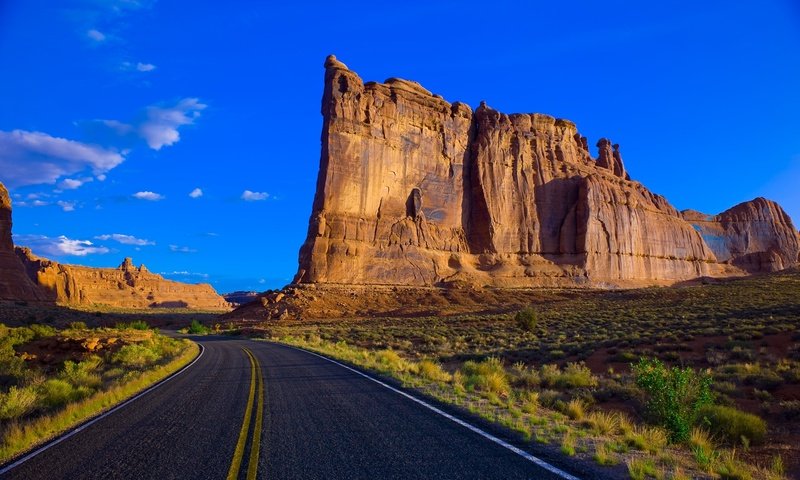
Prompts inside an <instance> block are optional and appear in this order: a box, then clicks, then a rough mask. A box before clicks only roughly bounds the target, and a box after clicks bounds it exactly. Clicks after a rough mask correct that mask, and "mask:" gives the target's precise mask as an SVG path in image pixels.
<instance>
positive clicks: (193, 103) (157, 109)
mask: <svg viewBox="0 0 800 480" xmlns="http://www.w3.org/2000/svg"><path fill="white" fill-rule="evenodd" d="M205 108H206V105H205V104H203V103H201V102H200V100H199V99H197V98H184V99H183V100H180V101H178V102H177V103H176V104H174V105H172V106H161V105H151V106H149V107H147V108H145V110H144V112H143V113H142V115H141V116H140V117H139V119H138V120H135V121H133V122H131V123H125V122H121V121H119V120H105V119H104V120H96V121H95V123H99V124H101V125H104V126H105V127H107V128H109V129H110V130H112V131H113V132H114V133H116V134H117V135H118V136H120V137H127V138H128V140H136V139H137V137H138V138H141V139H142V140H144V141H145V142H146V143H147V146H148V147H150V148H152V149H153V150H161V148H162V147H168V146H171V145H174V144H176V143H178V141H180V139H181V136H180V132H179V131H178V130H179V129H180V128H181V127H183V126H186V125H191V124H193V123H194V122H195V120H197V118H198V117H200V112H201V111H202V110H204V109H205Z"/></svg>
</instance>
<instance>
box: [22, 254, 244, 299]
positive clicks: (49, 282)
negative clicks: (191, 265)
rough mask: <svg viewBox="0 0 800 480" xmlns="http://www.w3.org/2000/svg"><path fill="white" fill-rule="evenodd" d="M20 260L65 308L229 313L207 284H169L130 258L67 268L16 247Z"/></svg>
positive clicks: (46, 291) (48, 292) (46, 290)
mask: <svg viewBox="0 0 800 480" xmlns="http://www.w3.org/2000/svg"><path fill="white" fill-rule="evenodd" d="M17 256H18V258H19V259H20V260H21V261H22V263H23V264H24V265H25V268H26V269H27V273H28V276H29V277H30V278H31V279H33V280H34V281H35V282H36V283H37V284H38V285H39V287H40V288H41V290H42V291H43V292H44V294H45V295H46V296H47V297H48V299H49V300H50V301H54V302H57V303H59V304H62V305H107V306H111V307H122V308H192V309H203V310H228V309H229V308H230V304H229V303H228V302H227V301H225V299H224V298H222V297H221V296H219V295H218V294H217V292H216V291H214V289H213V288H212V287H211V285H208V284H199V285H192V284H187V283H180V282H173V281H171V280H166V279H164V277H162V276H161V275H156V274H154V273H151V272H149V271H148V270H147V268H146V267H145V266H144V265H140V266H139V267H136V266H134V265H133V262H132V260H131V259H130V258H125V260H124V261H123V262H122V264H120V266H119V267H117V268H92V267H83V266H78V265H65V264H61V263H58V262H54V261H52V260H48V259H46V258H40V257H37V256H35V255H33V253H31V251H30V249H28V248H20V247H17Z"/></svg>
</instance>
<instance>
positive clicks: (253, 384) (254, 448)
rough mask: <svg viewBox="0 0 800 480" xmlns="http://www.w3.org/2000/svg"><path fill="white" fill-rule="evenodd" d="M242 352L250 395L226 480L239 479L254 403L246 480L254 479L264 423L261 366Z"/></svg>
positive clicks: (249, 355)
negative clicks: (246, 361)
mask: <svg viewBox="0 0 800 480" xmlns="http://www.w3.org/2000/svg"><path fill="white" fill-rule="evenodd" d="M242 350H244V353H246V354H247V358H249V359H250V393H249V395H248V397H247V407H245V410H244V420H243V421H242V429H241V430H240V431H239V440H238V441H237V442H236V450H234V452H233V460H232V461H231V467H230V469H228V477H227V480H236V479H238V478H239V470H240V469H241V467H242V459H243V457H244V450H245V445H246V444H247V433H248V432H249V430H250V421H251V418H252V416H253V404H254V403H256V420H255V425H254V426H253V441H252V442H251V443H250V459H249V460H248V462H247V480H255V478H256V472H257V470H258V454H259V452H260V450H261V426H262V424H263V423H264V379H263V377H262V375H261V365H260V364H259V363H258V360H256V357H255V356H254V355H253V352H251V351H250V350H248V349H246V348H244V347H242ZM256 391H257V393H256Z"/></svg>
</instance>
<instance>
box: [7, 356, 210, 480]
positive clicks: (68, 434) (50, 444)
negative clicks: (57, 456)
mask: <svg viewBox="0 0 800 480" xmlns="http://www.w3.org/2000/svg"><path fill="white" fill-rule="evenodd" d="M197 345H198V346H199V347H200V354H199V355H197V356H196V357H195V359H194V360H192V361H191V363H189V364H188V365H186V366H184V367H183V368H181V369H180V370H178V371H177V372H175V373H173V374H172V375H170V376H169V377H167V378H165V379H163V380H161V381H159V382H158V383H156V384H155V385H151V386H149V387H148V388H146V389H145V390H142V391H141V392H139V393H138V394H136V395H134V396H133V397H131V398H129V399H127V400H125V401H124V402H122V403H120V404H119V405H117V406H115V407H114V408H112V409H111V410H107V411H106V412H104V413H102V414H100V415H98V416H96V417H94V418H92V419H91V420H89V421H87V422H86V423H83V424H81V425H79V426H77V427H75V428H74V429H72V430H70V431H68V432H66V433H64V434H62V435H60V436H58V437H56V438H54V439H53V440H50V441H49V442H47V443H45V444H44V445H42V446H41V447H39V448H37V449H36V450H34V451H32V452H31V453H29V454H27V455H25V456H24V457H22V458H20V459H19V460H17V461H15V462H14V463H11V464H9V465H7V466H5V467H3V468H2V469H0V475H3V474H5V473H8V472H10V471H11V470H13V469H14V468H16V467H18V466H20V465H22V464H23V463H25V462H27V461H28V460H30V459H31V458H33V457H35V456H36V455H39V454H40V453H42V452H44V451H45V450H48V449H49V448H51V447H54V446H56V445H58V444H59V443H61V442H63V441H64V440H66V439H68V438H70V437H71V436H73V435H75V434H77V433H79V432H81V431H82V430H84V429H86V428H88V427H89V426H91V425H93V424H95V423H97V422H99V421H100V420H102V419H104V418H106V417H107V416H109V415H111V414H112V413H114V412H116V411H117V410H119V409H121V408H122V407H124V406H126V405H128V404H129V403H132V402H134V401H135V400H137V399H139V398H141V397H143V396H145V395H147V394H148V393H150V392H151V391H153V390H155V389H156V388H158V387H160V386H161V385H164V384H165V383H167V382H169V381H170V380H172V379H173V378H175V377H177V376H178V375H180V374H181V373H183V372H185V371H186V370H187V369H188V368H189V367H191V366H192V365H194V364H195V363H196V362H197V361H198V360H200V357H202V356H203V353H204V352H205V350H206V349H205V347H203V346H202V345H200V344H199V343H198V344H197Z"/></svg>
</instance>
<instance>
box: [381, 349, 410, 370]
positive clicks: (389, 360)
mask: <svg viewBox="0 0 800 480" xmlns="http://www.w3.org/2000/svg"><path fill="white" fill-rule="evenodd" d="M375 359H376V360H377V362H378V364H379V365H380V366H381V367H382V368H383V370H384V371H390V372H401V371H403V370H404V367H405V362H404V361H403V357H401V356H400V354H399V353H397V352H395V351H394V350H392V349H386V350H379V351H377V352H376V353H375Z"/></svg>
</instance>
